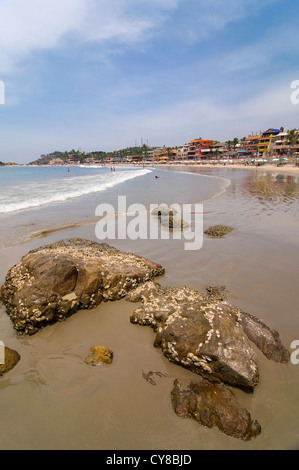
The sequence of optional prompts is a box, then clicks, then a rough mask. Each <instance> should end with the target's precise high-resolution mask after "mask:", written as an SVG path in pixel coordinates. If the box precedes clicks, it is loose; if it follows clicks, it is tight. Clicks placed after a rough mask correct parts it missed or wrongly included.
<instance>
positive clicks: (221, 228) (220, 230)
mask: <svg viewBox="0 0 299 470" xmlns="http://www.w3.org/2000/svg"><path fill="white" fill-rule="evenodd" d="M233 230H234V229H233V228H232V227H229V226H228V225H213V227H210V228H208V229H207V230H205V232H204V233H205V234H206V235H208V236H209V237H212V238H223V237H225V235H227V234H228V233H230V232H232V231H233Z"/></svg>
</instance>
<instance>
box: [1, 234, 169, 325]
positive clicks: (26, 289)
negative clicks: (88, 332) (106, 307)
mask: <svg viewBox="0 0 299 470" xmlns="http://www.w3.org/2000/svg"><path fill="white" fill-rule="evenodd" d="M163 273H164V268H163V267H162V266H160V265H159V264H156V263H153V262H151V261H149V260H147V259H145V258H143V257H141V256H137V255H134V254H131V253H125V252H122V251H119V250H117V249H115V248H112V247H110V246H109V245H107V244H105V243H103V244H99V243H95V242H91V241H88V240H83V239H79V238H73V239H70V240H68V241H60V242H57V243H54V244H52V245H47V246H44V247H41V248H38V249H37V250H33V251H31V252H30V253H28V254H27V255H26V256H24V257H23V258H22V259H21V261H20V262H19V263H18V264H17V265H16V266H14V267H13V268H11V269H10V270H9V272H8V274H7V276H6V280H5V283H4V285H3V286H2V288H1V300H2V301H3V303H4V304H5V305H6V310H7V313H8V314H9V316H10V318H11V320H12V322H13V324H14V328H15V329H16V330H17V332H18V333H20V334H22V333H25V334H35V333H36V332H37V331H39V330H40V329H41V328H42V327H44V326H46V325H47V324H49V323H52V322H55V321H61V320H64V319H65V318H66V317H67V316H69V315H71V314H72V313H74V312H76V311H77V310H78V309H89V308H94V307H96V306H97V305H99V304H100V303H101V302H102V301H107V300H117V299H120V298H122V297H124V296H125V295H126V294H127V293H128V292H129V291H130V290H131V289H134V288H135V287H136V286H138V284H140V283H142V282H145V281H148V280H150V279H152V278H153V277H155V276H159V275H161V274H163Z"/></svg>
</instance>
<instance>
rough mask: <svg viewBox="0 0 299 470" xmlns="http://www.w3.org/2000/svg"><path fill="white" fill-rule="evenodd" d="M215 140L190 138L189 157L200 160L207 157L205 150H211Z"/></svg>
mask: <svg viewBox="0 0 299 470" xmlns="http://www.w3.org/2000/svg"><path fill="white" fill-rule="evenodd" d="M214 142H215V140H208V139H202V138H201V137H200V138H199V139H194V140H190V142H189V150H188V159H189V160H198V159H201V158H206V154H205V152H203V151H204V150H209V151H210V149H211V148H212V147H213V144H214Z"/></svg>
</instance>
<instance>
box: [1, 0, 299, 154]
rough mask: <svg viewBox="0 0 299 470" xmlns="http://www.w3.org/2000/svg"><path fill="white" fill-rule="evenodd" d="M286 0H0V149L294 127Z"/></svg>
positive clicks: (297, 110)
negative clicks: (1, 99) (0, 91)
mask: <svg viewBox="0 0 299 470" xmlns="http://www.w3.org/2000/svg"><path fill="white" fill-rule="evenodd" d="M298 17H299V2H297V1H295V0H213V1H211V0H51V1H46V0H26V1H24V0H0V81H1V82H2V83H3V84H4V85H5V104H0V160H2V161H11V160H14V161H16V162H19V163H26V162H29V161H32V160H34V159H36V158H38V157H39V156H40V155H41V154H43V153H48V152H52V151H54V150H62V151H64V150H70V149H72V148H75V149H81V150H84V151H87V152H88V151H92V150H104V151H113V150H116V149H119V148H124V147H129V146H134V145H135V143H136V142H137V144H138V145H140V144H141V142H143V143H148V145H150V146H162V145H166V146H179V145H182V144H184V143H186V142H188V141H189V140H191V139H193V138H197V137H203V138H207V139H216V140H220V141H223V140H228V139H232V138H234V137H238V138H242V137H244V136H247V135H249V134H251V133H252V132H254V133H255V132H259V131H260V130H265V129H268V128H269V127H275V128H276V127H281V126H284V127H285V129H292V128H295V127H296V128H299V122H298V117H299V104H298V105H294V104H292V103H291V100H290V96H291V93H292V90H291V88H290V85H291V82H292V81H294V80H299V57H298V56H299V34H298Z"/></svg>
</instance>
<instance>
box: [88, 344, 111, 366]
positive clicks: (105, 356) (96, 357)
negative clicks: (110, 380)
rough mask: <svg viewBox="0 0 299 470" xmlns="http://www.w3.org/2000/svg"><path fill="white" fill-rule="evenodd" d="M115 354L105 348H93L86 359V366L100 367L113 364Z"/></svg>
mask: <svg viewBox="0 0 299 470" xmlns="http://www.w3.org/2000/svg"><path fill="white" fill-rule="evenodd" d="M112 359H113V352H112V351H110V349H108V348H106V347H105V346H93V347H92V348H90V350H89V355H88V356H87V357H86V358H85V359H84V362H85V364H88V365H90V366H99V365H100V364H112Z"/></svg>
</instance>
